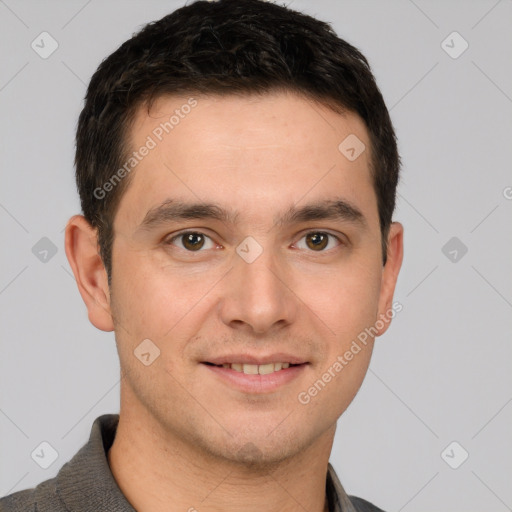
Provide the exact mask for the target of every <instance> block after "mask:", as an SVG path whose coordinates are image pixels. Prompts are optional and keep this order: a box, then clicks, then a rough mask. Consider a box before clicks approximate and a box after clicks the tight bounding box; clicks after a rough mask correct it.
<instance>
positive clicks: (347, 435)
mask: <svg viewBox="0 0 512 512" xmlns="http://www.w3.org/2000/svg"><path fill="white" fill-rule="evenodd" d="M286 3H287V4H288V3H290V2H289V0H288V1H287V2H286ZM181 5H182V3H181V2H177V1H170V0H167V1H149V2H142V1H140V0H139V1H102V2H100V1H98V0H89V1H83V0H81V1H74V0H70V1H66V2H60V1H45V2H39V1H20V0H18V1H15V0H2V1H0V54H1V59H2V60H1V62H2V66H1V68H0V119H1V128H0V144H1V160H0V162H1V164H0V165H1V169H2V186H1V189H0V226H1V233H2V250H1V266H0V269H1V276H0V314H1V343H2V344H1V357H0V392H1V395H0V465H1V468H0V495H4V494H8V493H11V492H14V491H17V490H21V489H24V488H27V487H30V486H33V485H35V484H37V483H38V482H40V481H42V480H45V479H47V478H50V477H52V476H54V475H55V474H56V473H57V471H58V470H59V468H60V467H61V466H62V465H63V464H64V463H65V462H66V461H67V460H69V459H70V458H71V456H72V455H73V454H74V453H75V452H76V451H77V450H78V449H79V448H80V447H81V446H82V445H83V444H84V443H85V442H86V440H87V438H88V435H89V431H90V427H91V424H92V422H93V420H94V419H95V418H96V417H97V416H99V415H100V414H103V413H107V412H118V410H119V409H118V408H119V384H118V383H119V365H118V360H117V353H116V350H115V345H114V335H113V333H104V332H100V331H98V330H96V329H95V328H94V327H93V326H92V325H91V324H90V323H89V322H88V319H87V315H86V309H85V306H84V304H83V302H82V300H81V298H80V296H79V293H78V290H77V287H76V284H75V281H74V278H73V276H72V274H71V271H70V267H69V265H68V262H67V259H66V256H65V253H64V243H63V242H64V238H63V237H64V233H63V229H64V226H65V225H66V221H67V219H68V218H69V217H70V216H71V215H73V214H75V213H78V212H79V211H80V207H79V202H78V195H77V193H76V188H75V183H74V169H73V157H74V153H73V151H74V131H75V127H76V121H77V117H78V114H79V112H80V110H81V108H82V102H83V97H84V93H85V88H86V84H87V83H88V81H89V79H90V77H91V75H92V73H93V72H94V71H95V69H96V68H97V66H98V64H99V63H100V61H101V60H102V59H103V58H105V57H106V56H107V55H108V54H110V53H111V52H112V51H114V50H115V49H116V48H117V47H118V46H119V45H120V44H121V43H122V42H124V41H125V40H126V39H127V38H129V37H130V36H131V35H132V33H133V32H135V31H137V30H139V29H140V28H141V26H142V25H143V24H145V23H147V22H149V21H152V20H156V19H159V18H160V17H162V16H163V15H165V14H167V13H169V12H171V11H172V10H174V9H175V8H177V7H179V6H181ZM290 6H291V7H292V8H294V9H297V10H302V11H304V12H306V13H308V14H312V15H315V16H317V17H319V18H320V19H323V20H325V21H329V22H331V23H332V25H333V27H334V28H335V30H336V31H337V32H338V34H339V35H340V36H341V37H342V38H345V39H346V40H348V41H349V42H350V43H352V44H354V45H355V46H357V47H358V48H359V49H361V50H362V51H363V53H364V54H365V55H366V56H367V58H368V59H369V61H370V63H371V65H372V68H373V71H374V73H375V75H376V77H377V81H378V83H379V86H380V88H381V90H382V93H383V95H384V97H385V100H386V103H387V105H388V107H389V109H390V113H391V116H392V119H393V122H394V125H395V127H396V131H397V135H398V138H399V148H400V153H401V155H402V160H403V169H402V179H401V183H400V186H399V196H398V207H397V211H396V214H395V219H396V220H399V221H401V222H402V223H403V224H404V226H405V260H404V264H403V268H402V272H401V276H400V278H399V282H398V288H397V291H396V297H395V298H396V300H398V301H399V302H400V303H401V304H402V305H403V310H402V311H401V312H400V313H399V314H398V315H397V316H396V317H395V319H394V321H393V324H392V326H391V328H390V330H389V331H388V333H386V334H385V335H384V336H383V337H382V338H380V339H379V340H378V341H377V343H376V347H375V352H374V356H373V359H372V363H371V367H370V371H369V372H368V375H367V378H366V380H365V382H364V384H363V386H362V388H361V390H360V392H359V394H358V396H357V397H356V399H355V401H354V402H353V404H352V405H351V406H350V407H349V409H348V411H347V412H346V413H345V414H344V415H343V416H342V418H341V419H340V421H339V422H338V431H337V434H336V439H335V445H334V449H333V452H332V456H331V462H332V464H333V465H334V467H335V468H336V470H337V472H338V474H339V476H340V479H341V481H342V483H343V484H344V486H345V488H346V489H347V491H348V492H349V493H351V494H355V495H359V496H361V497H364V498H366V499H368V500H370V501H372V502H374V503H375V504H376V505H378V506H380V507H381V508H383V509H385V510H399V511H401V510H404V511H407V512H413V511H425V510H429V511H432V510H435V511H439V512H444V511H446V512H448V511H454V510H457V511H477V510H478V511H480V510H486V511H487V512H492V511H496V512H501V511H506V510H511V509H512V486H511V485H510V482H511V481H512V437H511V435H510V432H512V429H511V427H512V403H511V402H512V372H511V361H512V346H511V331H512V329H511V327H512V326H511V324H512V315H511V309H512V286H511V285H512V271H511V264H510V263H511V261H512V244H511V241H512V230H511V229H510V224H511V223H510V219H511V218H512V217H511V211H512V200H511V198H512V188H511V187H512V174H511V163H512V155H511V145H512V144H511V142H512V25H511V22H512V1H511V0H501V1H495V0H485V1H484V0H481V1H476V0H472V1H462V0H461V1H453V0H452V1H446V0H443V1H426V0H415V1H414V2H413V1H412V0H386V1H382V0H379V1H377V0H375V1H344V0H341V1H334V0H331V1H327V0H325V1H319V0H315V1H312V0H294V1H293V2H291V3H290ZM42 32H47V33H48V35H42V36H41V35H40V34H41V33H42ZM454 32H456V33H455V34H454ZM41 38H45V39H44V41H45V43H44V44H42V43H40V41H41ZM33 41H35V43H34V44H32V43H33ZM38 41H39V43H38V44H39V48H38V47H37V46H36V43H37V42H38ZM55 44H57V45H58V47H57V48H56V50H55V51H54V52H53V53H52V54H51V55H49V56H46V57H47V58H43V57H42V56H41V53H42V50H43V48H41V47H42V46H44V48H45V50H44V51H47V52H49V51H50V50H51V49H52V48H53V46H55ZM52 45H53V46H52ZM33 46H35V47H36V48H38V50H37V51H36V50H35V49H34V48H33ZM466 46H467V48H466ZM43 53H44V52H43ZM41 239H43V240H41ZM37 244H39V245H37ZM34 247H35V248H34ZM41 247H43V248H45V249H43V250H47V251H48V253H46V254H45V257H46V261H41ZM54 253H55V254H54ZM43 259H44V257H43ZM41 442H47V443H49V444H50V445H51V446H52V447H53V448H54V449H55V451H56V454H57V455H58V456H57V459H56V460H55V462H54V463H53V464H52V465H51V466H50V467H49V468H48V469H43V468H41V467H40V466H39V465H38V464H37V463H36V462H35V461H34V459H33V458H32V457H31V454H32V453H33V452H34V450H36V449H38V448H39V447H40V443H41ZM39 449H40V448H39ZM466 457H467V458H466ZM464 459H465V460H464ZM462 461H463V462H462ZM454 467H456V468H454Z"/></svg>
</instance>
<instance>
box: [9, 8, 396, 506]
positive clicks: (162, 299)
mask: <svg viewBox="0 0 512 512" xmlns="http://www.w3.org/2000/svg"><path fill="white" fill-rule="evenodd" d="M76 141H77V149H76V162H75V163H76V176H77V185H78V190H79V193H80V198H81V203H82V209H83V214H84V215H83V216H82V215H77V216H74V217H72V218H71V219H70V221H69V223H68V226H67V229H66V253H67V257H68V259H69V262H70V265H71V267H72V269H73V272H74V275H75V278H76V281H77V284H78V288H79V291H80V293H81V295H82V298H83V300H84V302H85V304H86V306H87V309H88V314H89V319H90V321H91V322H92V324H93V325H95V326H96V327H97V328H98V329H101V330H104V331H112V330H113V331H115V337H116V343H117V348H118V352H119V357H120V362H121V369H122V380H121V410H120V414H119V417H118V416H117V415H106V416H102V417H100V418H98V419H97V420H96V422H95V423H94V425H93V428H92V432H91V437H90V440H89V443H88V444H87V445H85V446H84V448H82V450H81V451H80V452H79V453H78V454H77V455H76V456H75V457H74V458H73V459H72V460H71V461H70V462H69V463H68V464H66V465H65V466H64V467H63V468H62V469H61V471H60V473H59V474H58V476H57V477H56V478H54V479H52V480H48V481H46V482H43V483H42V484H40V485H39V486H38V487H36V488H35V489H32V490H26V491H21V492H18V493H15V494H13V495H10V496H8V497H6V498H3V499H2V500H0V505H1V507H0V508H1V510H2V511H17V510H20V511H21V510H23V511H25V510H37V511H64V510H73V511H100V510H101V511H103V510H104V511H129V510H137V511H142V512H146V511H147V512H159V511H164V510H165V511H189V512H193V511H199V512H202V511H232V510H233V511H234V510H237V511H239V510H244V511H256V510H257V511H261V510H265V511H296V510H307V511H310V512H323V511H343V512H353V511H378V510H380V509H379V508H377V507H376V506H374V505H372V504H370V503H369V502H367V501H365V500H362V499H360V498H355V497H349V496H347V494H346V492H345V491H344V489H343V487H342V486H341V483H340V482H339V480H338V479H337V477H336V474H335V472H334V470H333V468H332V466H330V465H329V456H330V452H331V448H332V443H333V438H334V433H335V429H336V422H337V420H338V418H339V417H340V415H341V414H342V413H343V412H344V411H345V410H346V408H347V407H348V405H349V404H350V402H351V401H352V399H353V398H354V396H355V395H356V393H357V391H358V389H359V387H360V385H361V383H362V381H363V378H364V375H365V373H366V371H367V368H368V365H369V362H370V357H371V353H372V349H373V343H374V338H375V336H378V335H380V334H382V333H383V332H384V331H385V330H386V329H387V327H388V325H389V322H390V320H391V318H392V317H393V315H394V311H395V305H393V292H394V287H395V283H396V279H397V276H398V272H399V269H400V265H401V260H402V231H403V230H402V226H401V225H400V224H398V223H395V222H392V213H393V210H394V204H395V189H396V185H397V180H398V170H399V157H398V153H397V148H396V141H395V135H394V131H393V127H392V124H391V121H390V119H389V115H388V112H387V109H386V107H385V105H384V102H383V99H382V96H381V94H380V92H379V90H378V88H377V86H376V84H375V81H374V78H373V76H372V74H371V71H370V68H369V66H368V64H367V62H366V60H365V58H364V57H363V56H362V55H361V54H360V53H359V52H358V51H357V50H356V49H355V48H353V47H352V46H350V45H349V44H348V43H346V42H344V41H342V40H341V39H339V38H338V37H337V36H336V35H335V34H334V33H333V32H332V30H331V29H330V27H329V26H328V25H326V24H324V23H322V22H320V21H317V20H315V19H313V18H311V17H308V16H305V15H303V14H300V13H297V12H294V11H292V10H290V9H287V8H284V7H281V6H277V5H274V4H272V3H265V2H263V1H259V0H222V1H220V2H216V3H208V2H195V3H192V4H190V5H188V6H186V7H183V8H182V9H179V10H177V11H176V12H174V13H172V14H170V15H169V16H166V17H165V18H163V19H161V20H160V21H158V22H155V23H152V24H149V25H147V26H146V27H145V28H144V29H143V30H142V31H141V32H139V33H138V34H136V35H135V36H134V37H133V38H132V39H130V40H129V41H127V42H125V43H124V44H123V45H122V46H121V47H120V48H119V49H118V50H117V51H116V52H114V53H113V54H112V55H111V56H109V57H108V58H107V59H106V60H105V61H104V62H103V63H102V64H101V65H100V67H99V68H98V70H97V72H96V73H95V74H94V76H93V77H92V80H91V83H90V85H89V88H88V91H87V96H86V101H85V106H84V109H83V111H82V113H81V115H80V119H79V123H78V129H77V138H76Z"/></svg>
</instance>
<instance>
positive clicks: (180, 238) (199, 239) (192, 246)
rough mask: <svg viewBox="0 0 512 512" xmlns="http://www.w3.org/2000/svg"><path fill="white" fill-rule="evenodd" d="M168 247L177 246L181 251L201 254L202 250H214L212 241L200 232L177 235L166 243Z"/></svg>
mask: <svg viewBox="0 0 512 512" xmlns="http://www.w3.org/2000/svg"><path fill="white" fill-rule="evenodd" d="M165 243H166V244H167V245H177V246H178V247H180V249H185V250H186V251H190V252H199V251H200V250H201V249H213V248H214V246H215V244H214V243H213V241H212V239H211V238H210V237H209V236H207V235H205V234H204V233H200V232H198V231H186V232H184V233H180V234H179V235H175V236H173V237H172V238H170V239H168V240H167V241H166V242H165Z"/></svg>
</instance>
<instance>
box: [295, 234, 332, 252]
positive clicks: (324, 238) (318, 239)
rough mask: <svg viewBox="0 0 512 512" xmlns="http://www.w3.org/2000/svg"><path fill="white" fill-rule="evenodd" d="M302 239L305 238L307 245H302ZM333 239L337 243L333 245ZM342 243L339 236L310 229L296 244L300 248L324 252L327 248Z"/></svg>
mask: <svg viewBox="0 0 512 512" xmlns="http://www.w3.org/2000/svg"><path fill="white" fill-rule="evenodd" d="M302 240H305V245H306V246H304V244H302V245H301V241H302ZM332 240H334V241H335V242H337V243H334V245H333V243H332ZM341 244H342V242H341V240H340V239H339V238H338V237H337V236H334V235H331V233H326V232H324V231H310V232H309V233H307V234H306V235H304V236H303V237H302V238H301V239H300V241H299V242H298V243H297V244H296V246H297V247H298V248H299V249H311V250H312V251H315V252H322V251H324V250H325V249H326V248H327V249H332V248H334V247H336V246H337V245H341Z"/></svg>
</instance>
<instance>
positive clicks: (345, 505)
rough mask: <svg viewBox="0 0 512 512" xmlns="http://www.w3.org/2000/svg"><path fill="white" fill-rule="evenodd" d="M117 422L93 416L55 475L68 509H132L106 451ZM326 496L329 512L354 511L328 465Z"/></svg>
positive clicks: (110, 417)
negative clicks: (88, 431) (76, 447)
mask: <svg viewBox="0 0 512 512" xmlns="http://www.w3.org/2000/svg"><path fill="white" fill-rule="evenodd" d="M118 421H119V415H117V414H105V415H103V416H100V417H99V418H97V419H96V420H95V421H94V424H93V426H92V429H91V435H90V437H89V442H88V443H87V444H86V445H85V446H83V447H82V448H81V449H80V450H79V451H78V453H77V454H76V455H75V456H74V457H73V458H72V459H71V461H69V462H68V463H67V464H65V465H64V466H63V467H62V469H61V470H60V472H59V474H58V475H57V479H56V480H57V482H56V484H57V493H58V495H59V497H60V499H61V500H62V501H63V502H64V503H65V505H66V507H67V508H68V510H69V511H70V512H84V511H89V510H90V511H97V510H109V511H112V512H136V511H135V509H134V508H133V507H132V506H131V505H130V503H129V502H128V500H127V499H126V498H125V496H124V495H123V493H122V492H121V489H119V486H118V485H117V483H116V481H115V479H114V477H113V475H112V472H111V471H110V467H109V465H108V459H107V452H108V450H109V449H110V447H111V446H112V443H113V442H114V437H115V434H116V429H117V424H118ZM326 496H327V502H328V508H329V512H356V509H355V508H354V506H353V505H352V504H351V502H350V499H349V497H348V496H347V493H346V492H345V490H344V489H343V486H342V485H341V482H340V481H339V479H338V476H337V475H336V472H335V471H334V468H333V467H332V466H331V464H329V465H328V468H327V480H326Z"/></svg>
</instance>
